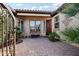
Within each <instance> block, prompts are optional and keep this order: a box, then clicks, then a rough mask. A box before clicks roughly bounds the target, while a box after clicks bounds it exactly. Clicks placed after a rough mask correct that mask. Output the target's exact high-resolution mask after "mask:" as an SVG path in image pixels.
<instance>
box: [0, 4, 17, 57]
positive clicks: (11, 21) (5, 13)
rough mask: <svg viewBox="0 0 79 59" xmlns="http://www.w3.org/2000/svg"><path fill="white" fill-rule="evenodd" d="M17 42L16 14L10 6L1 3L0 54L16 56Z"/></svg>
mask: <svg viewBox="0 0 79 59" xmlns="http://www.w3.org/2000/svg"><path fill="white" fill-rule="evenodd" d="M15 44H16V32H15V18H14V15H13V13H12V11H11V10H10V9H9V7H7V6H6V5H4V4H0V54H1V55H2V56H15ZM1 52H2V53H1Z"/></svg>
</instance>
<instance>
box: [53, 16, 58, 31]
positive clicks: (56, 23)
mask: <svg viewBox="0 0 79 59" xmlns="http://www.w3.org/2000/svg"><path fill="white" fill-rule="evenodd" d="M54 28H55V29H57V30H58V29H59V16H56V17H55V20H54Z"/></svg>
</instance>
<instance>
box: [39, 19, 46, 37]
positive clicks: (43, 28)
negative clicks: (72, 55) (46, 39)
mask: <svg viewBox="0 0 79 59" xmlns="http://www.w3.org/2000/svg"><path fill="white" fill-rule="evenodd" d="M44 21H45V20H41V31H40V32H41V33H40V36H46V30H45V27H46V23H45V24H44ZM45 22H46V21H45ZM44 25H45V27H44Z"/></svg>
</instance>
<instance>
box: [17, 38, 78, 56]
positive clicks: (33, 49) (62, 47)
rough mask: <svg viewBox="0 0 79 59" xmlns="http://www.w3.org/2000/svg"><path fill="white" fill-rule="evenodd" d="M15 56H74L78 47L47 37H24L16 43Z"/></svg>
mask: <svg viewBox="0 0 79 59" xmlns="http://www.w3.org/2000/svg"><path fill="white" fill-rule="evenodd" d="M16 55H17V56H65V55H66V56H71V55H72V56H73V55H74V56H75V55H79V48H77V47H74V46H71V45H68V44H66V43H63V42H60V41H58V42H51V41H49V40H48V38H26V39H23V43H20V44H17V45H16Z"/></svg>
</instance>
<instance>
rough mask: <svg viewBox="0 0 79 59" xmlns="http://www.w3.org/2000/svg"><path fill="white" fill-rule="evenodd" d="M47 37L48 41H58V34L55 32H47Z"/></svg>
mask: <svg viewBox="0 0 79 59" xmlns="http://www.w3.org/2000/svg"><path fill="white" fill-rule="evenodd" d="M48 38H49V40H50V41H58V40H59V38H60V37H59V35H58V34H57V33H56V32H52V33H49V35H48Z"/></svg>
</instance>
